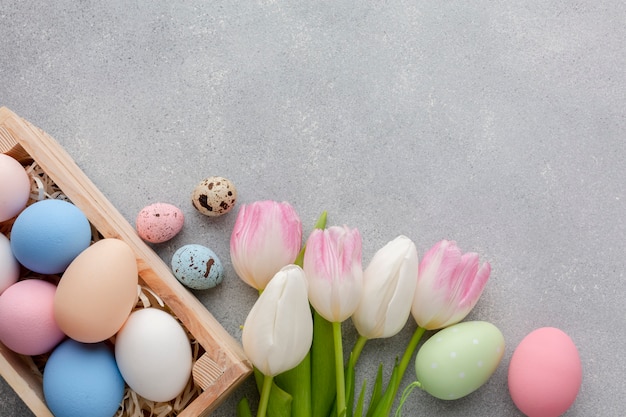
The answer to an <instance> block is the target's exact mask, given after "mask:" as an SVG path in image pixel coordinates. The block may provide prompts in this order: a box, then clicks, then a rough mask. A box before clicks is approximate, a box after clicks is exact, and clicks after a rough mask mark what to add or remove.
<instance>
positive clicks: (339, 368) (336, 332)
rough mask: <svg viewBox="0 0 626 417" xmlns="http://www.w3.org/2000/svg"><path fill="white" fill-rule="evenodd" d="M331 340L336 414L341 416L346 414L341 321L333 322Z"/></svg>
mask: <svg viewBox="0 0 626 417" xmlns="http://www.w3.org/2000/svg"><path fill="white" fill-rule="evenodd" d="M333 341H334V346H335V372H336V374H335V375H336V381H337V416H339V417H342V416H344V415H345V414H346V385H345V384H346V382H345V375H344V369H343V366H344V365H343V345H342V341H341V322H333Z"/></svg>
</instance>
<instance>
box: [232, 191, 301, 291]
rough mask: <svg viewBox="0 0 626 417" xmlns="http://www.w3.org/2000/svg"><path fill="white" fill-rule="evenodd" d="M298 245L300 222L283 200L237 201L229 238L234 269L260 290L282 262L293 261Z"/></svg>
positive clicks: (299, 243)
mask: <svg viewBox="0 0 626 417" xmlns="http://www.w3.org/2000/svg"><path fill="white" fill-rule="evenodd" d="M301 246H302V222H301V221H300V218H299V217H298V214H297V213H296V211H295V210H294V208H293V207H292V206H291V205H290V204H289V203H286V202H282V203H279V202H276V201H257V202H254V203H251V204H248V205H245V204H243V205H241V208H240V209H239V213H238V214H237V220H236V221H235V227H234V229H233V233H232V235H231V238H230V257H231V261H232V263H233V267H234V269H235V272H236V273H237V275H239V277H240V278H241V279H242V280H244V281H245V282H246V283H247V284H248V285H250V286H252V287H254V288H256V289H258V290H262V289H264V288H265V286H266V285H267V283H268V282H269V281H270V279H272V277H273V276H274V275H275V274H276V273H277V272H278V271H279V270H280V269H281V268H282V267H283V266H285V265H289V264H291V263H293V262H294V260H295V259H296V256H298V253H299V252H300V247H301Z"/></svg>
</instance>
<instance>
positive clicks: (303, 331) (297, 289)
mask: <svg viewBox="0 0 626 417" xmlns="http://www.w3.org/2000/svg"><path fill="white" fill-rule="evenodd" d="M241 339H242V344H243V348H244V352H245V353H246V355H247V356H248V358H249V359H250V361H251V362H252V363H253V364H254V365H255V366H256V367H257V368H258V369H259V370H260V371H261V372H263V374H264V375H269V376H275V375H277V374H279V373H282V372H285V371H287V370H289V369H292V368H294V367H295V366H296V365H298V364H299V363H300V362H301V361H302V359H304V357H305V356H306V354H307V353H308V351H309V349H310V347H311V342H312V339H313V320H312V317H311V311H310V308H309V304H308V300H307V282H306V278H305V276H304V272H303V271H302V269H301V268H300V267H298V266H295V265H288V266H286V267H284V268H283V269H281V270H280V271H279V272H278V273H277V274H276V275H275V276H274V277H273V278H272V280H271V281H270V282H269V284H268V285H267V287H266V288H265V291H263V293H262V294H261V295H260V296H259V298H258V300H257V302H256V303H255V304H254V306H253V307H252V309H251V310H250V313H249V314H248V317H247V318H246V321H245V324H244V328H243V333H242V336H241Z"/></svg>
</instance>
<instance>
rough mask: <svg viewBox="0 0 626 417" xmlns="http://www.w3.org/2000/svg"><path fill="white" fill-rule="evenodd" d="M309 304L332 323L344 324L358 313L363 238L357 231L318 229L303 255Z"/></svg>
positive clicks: (361, 280) (342, 228) (313, 233)
mask: <svg viewBox="0 0 626 417" xmlns="http://www.w3.org/2000/svg"><path fill="white" fill-rule="evenodd" d="M304 272H305V273H306V277H307V280H308V282H309V301H310V302H311V305H312V306H313V308H315V310H316V311H317V312H318V313H319V314H320V315H321V316H322V317H324V318H325V319H326V320H328V321H330V322H342V321H344V320H346V319H347V318H349V317H350V316H351V315H352V313H354V311H355V310H356V308H357V307H358V305H359V300H360V299H361V293H362V292H363V268H362V266H361V235H360V233H359V231H358V230H357V229H349V228H348V227H346V226H343V227H339V226H332V227H329V228H328V229H315V230H313V232H312V233H311V235H310V236H309V239H308V240H307V243H306V251H305V252H304Z"/></svg>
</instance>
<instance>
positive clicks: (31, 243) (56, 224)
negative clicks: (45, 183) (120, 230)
mask: <svg viewBox="0 0 626 417" xmlns="http://www.w3.org/2000/svg"><path fill="white" fill-rule="evenodd" d="M90 243H91V226H90V225H89V220H87V217H86V216H85V215H84V214H83V212H82V211H81V210H80V209H79V208H78V207H76V206H75V205H73V204H72V203H68V202H67V201H63V200H52V199H50V200H42V201H38V202H36V203H34V204H31V205H30V206H28V207H27V208H26V209H24V210H23V211H22V212H21V213H20V214H19V216H17V218H16V219H15V223H14V224H13V227H12V229H11V250H12V251H13V255H14V256H15V258H16V259H17V260H18V262H19V263H21V264H22V265H24V266H25V267H26V268H28V269H30V270H31V271H34V272H39V273H41V274H58V273H61V272H63V271H65V268H67V267H68V265H69V264H70V263H71V262H72V261H73V260H74V258H76V256H78V254H79V253H81V252H82V251H83V250H85V249H87V247H88V246H89V244H90Z"/></svg>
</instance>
